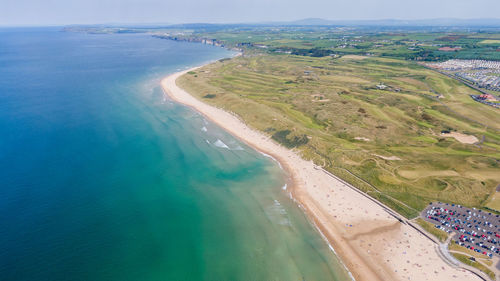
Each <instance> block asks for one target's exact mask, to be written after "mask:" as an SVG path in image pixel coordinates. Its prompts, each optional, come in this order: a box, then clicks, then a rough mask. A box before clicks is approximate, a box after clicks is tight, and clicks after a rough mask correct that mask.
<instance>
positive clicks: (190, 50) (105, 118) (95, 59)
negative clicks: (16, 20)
mask: <svg viewBox="0 0 500 281" xmlns="http://www.w3.org/2000/svg"><path fill="white" fill-rule="evenodd" d="M231 55H232V54H231V53H230V52H228V51H225V50H223V49H219V48H214V47H209V46H205V45H199V44H191V43H180V42H171V41H166V40H160V39H155V38H152V37H149V36H147V35H137V34H122V35H88V34H78V33H64V32H59V30H58V29H57V28H39V29H0V224H1V228H0V279H1V280H345V279H347V278H346V276H347V275H346V272H345V270H344V269H343V267H342V266H341V265H340V263H339V262H338V260H337V258H336V257H335V256H334V255H333V253H332V252H331V251H330V249H329V248H328V246H327V244H326V243H325V242H324V241H323V240H322V238H321V237H320V235H319V234H318V233H317V232H316V231H315V229H314V228H313V227H312V226H311V225H310V224H309V223H308V221H307V220H306V218H305V217H304V215H303V214H302V212H301V211H300V210H299V209H298V208H297V207H296V206H295V205H294V203H293V202H292V201H291V200H290V199H289V198H288V197H287V194H286V193H285V192H284V191H282V189H281V188H282V186H283V185H284V184H285V180H286V176H285V175H284V174H283V172H282V171H281V169H280V168H279V166H278V165H277V164H276V163H275V162H273V161H272V160H271V159H269V158H267V157H265V156H263V155H261V154H259V153H258V152H255V151H253V150H252V149H250V148H249V147H247V146H245V145H244V144H242V143H240V142H239V141H237V140H236V139H234V138H233V137H231V136H230V135H228V134H227V133H225V132H224V131H222V130H221V129H219V128H218V127H217V126H215V125H214V124H212V123H210V122H208V121H207V120H205V119H204V118H203V117H202V116H201V115H200V114H198V113H196V112H194V111H192V110H190V109H187V108H185V107H182V106H180V105H177V104H174V103H173V102H171V101H169V100H165V99H164V97H163V93H162V90H161V88H160V87H159V80H160V78H161V77H163V76H165V75H166V74H168V73H171V72H175V71H177V70H179V69H184V68H186V67H189V66H194V65H198V64H201V63H204V62H207V61H211V60H214V59H219V58H222V57H227V56H231Z"/></svg>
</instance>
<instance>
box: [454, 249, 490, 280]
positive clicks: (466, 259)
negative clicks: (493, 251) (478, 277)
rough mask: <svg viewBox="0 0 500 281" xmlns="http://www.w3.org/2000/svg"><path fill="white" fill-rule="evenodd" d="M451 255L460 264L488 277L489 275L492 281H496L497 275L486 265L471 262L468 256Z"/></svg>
mask: <svg viewBox="0 0 500 281" xmlns="http://www.w3.org/2000/svg"><path fill="white" fill-rule="evenodd" d="M451 254H452V255H453V256H454V257H455V258H456V259H457V260H459V261H460V262H462V263H464V264H466V265H469V266H472V267H474V268H477V269H479V270H481V271H482V272H484V273H486V275H488V277H490V278H491V280H495V273H493V271H491V270H489V269H488V268H487V267H486V266H485V265H483V264H481V263H479V262H477V261H471V260H470V259H469V256H467V255H463V254H458V253H451Z"/></svg>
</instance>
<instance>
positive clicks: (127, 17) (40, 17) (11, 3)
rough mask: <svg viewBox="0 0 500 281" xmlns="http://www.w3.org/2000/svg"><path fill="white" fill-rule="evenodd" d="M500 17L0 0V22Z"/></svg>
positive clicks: (469, 2) (377, 2)
mask: <svg viewBox="0 0 500 281" xmlns="http://www.w3.org/2000/svg"><path fill="white" fill-rule="evenodd" d="M303 18H324V19H330V20H364V19H370V20H372V19H406V20H411V19H434V18H463V19H471V18H473V19H476V18H500V0H417V1H416V0H177V1H173V0H0V25H7V26H9V25H10V26H16V25H64V24H96V23H104V24H109V23H193V22H198V23H199V22H204V23H243V22H245V23H248V22H262V21H266V22H267V21H288V20H298V19H303Z"/></svg>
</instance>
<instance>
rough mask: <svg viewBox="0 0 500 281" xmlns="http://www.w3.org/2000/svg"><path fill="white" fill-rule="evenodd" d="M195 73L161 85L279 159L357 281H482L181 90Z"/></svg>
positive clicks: (355, 194)
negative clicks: (179, 82) (182, 82)
mask: <svg viewBox="0 0 500 281" xmlns="http://www.w3.org/2000/svg"><path fill="white" fill-rule="evenodd" d="M192 70H194V69H190V70H186V71H182V72H178V73H175V74H172V75H170V76H168V77H166V78H165V79H163V80H162V82H161V83H162V86H163V89H164V90H165V92H166V93H167V94H168V96H170V98H172V99H173V100H175V101H177V102H179V103H181V104H184V105H187V106H189V107H192V108H194V109H195V110H197V111H199V112H201V113H202V114H204V115H205V116H206V117H207V118H209V119H210V120H212V121H213V122H215V123H217V124H218V125H219V126H221V127H223V128H224V129H226V130H227V131H228V132H229V133H231V134H232V135H234V136H235V137H237V138H239V139H240V140H242V141H243V142H245V143H247V144H248V145H250V146H252V147H254V148H256V149H257V150H259V151H262V152H264V153H266V154H270V155H272V156H273V157H274V158H276V159H277V160H278V161H279V162H280V163H281V165H282V166H283V167H284V168H285V169H286V171H287V172H288V173H289V175H290V177H291V182H290V183H289V185H288V186H289V187H288V188H287V191H290V192H292V194H293V196H294V198H296V199H297V201H298V203H299V204H300V205H301V206H302V207H303V209H304V210H305V211H306V212H307V214H308V216H309V218H310V219H311V220H312V221H313V222H314V223H315V224H316V225H317V226H318V228H319V229H320V230H321V232H322V233H323V234H324V235H325V236H326V238H327V239H328V241H329V243H330V244H331V245H332V246H333V248H334V249H335V251H336V253H337V254H338V255H339V257H340V258H341V259H342V261H343V262H344V264H345V265H346V266H347V268H348V269H349V271H350V272H351V273H352V275H353V276H354V278H355V279H356V280H480V279H479V278H478V277H477V276H475V275H473V274H472V273H470V272H468V271H465V270H463V269H460V268H455V267H453V266H451V265H449V264H448V263H446V262H445V261H444V260H442V259H441V258H440V256H439V255H438V253H437V246H436V245H435V244H434V243H433V242H432V241H431V240H430V239H428V238H426V237H425V236H424V235H422V234H421V233H420V232H418V231H417V230H415V229H414V228H412V227H410V226H409V225H407V224H404V223H400V222H399V221H398V220H397V219H396V218H395V217H394V216H392V215H391V214H389V213H388V212H387V211H386V209H384V207H383V206H381V205H379V204H378V203H377V202H375V201H373V200H372V199H370V198H367V197H366V196H365V195H363V194H361V193H360V192H359V191H357V190H355V189H353V188H352V187H350V186H349V185H347V184H346V183H344V182H342V181H341V180H340V179H338V178H336V177H334V176H332V175H329V174H328V173H327V172H325V171H324V170H323V169H321V168H319V167H317V166H316V165H314V163H312V162H310V161H306V160H304V159H302V158H301V157H300V156H299V155H297V154H296V153H295V152H293V151H291V150H289V149H286V148H284V147H282V146H280V145H279V144H277V143H275V142H274V141H272V140H271V139H270V137H268V136H266V135H264V134H263V133H261V132H258V131H256V130H253V129H251V128H249V127H248V126H247V125H246V124H245V123H244V122H243V121H241V119H240V118H238V117H236V116H234V115H232V114H230V113H228V112H226V111H223V110H221V109H218V108H215V107H213V106H210V105H207V104H205V103H203V102H201V101H200V100H198V99H196V98H194V97H193V96H191V95H190V94H189V93H187V92H186V91H184V90H183V89H181V88H179V87H178V86H177V85H176V82H175V81H176V79H177V78H178V77H179V76H181V75H183V74H184V73H186V72H188V71H192Z"/></svg>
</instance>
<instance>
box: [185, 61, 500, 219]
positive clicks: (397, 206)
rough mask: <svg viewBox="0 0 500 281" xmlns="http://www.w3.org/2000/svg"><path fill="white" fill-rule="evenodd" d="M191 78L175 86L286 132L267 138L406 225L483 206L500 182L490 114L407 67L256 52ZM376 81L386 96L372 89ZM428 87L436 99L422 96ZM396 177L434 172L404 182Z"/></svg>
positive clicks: (458, 88) (454, 86)
mask: <svg viewBox="0 0 500 281" xmlns="http://www.w3.org/2000/svg"><path fill="white" fill-rule="evenodd" d="M196 74H197V77H195V76H194V75H185V76H183V77H181V78H179V80H178V83H179V85H180V86H181V87H183V88H185V89H186V90H188V91H189V92H191V93H193V94H194V95H195V96H198V97H200V98H202V97H203V96H204V95H206V94H207V93H210V94H212V95H215V96H214V97H213V98H210V99H203V100H204V101H205V102H207V103H210V104H213V105H216V106H218V107H222V108H225V109H227V110H230V111H231V112H235V113H236V114H238V115H239V116H240V117H241V118H242V119H243V120H245V122H246V123H247V124H248V125H250V126H251V127H253V128H255V129H258V130H260V131H263V132H264V133H266V134H268V135H269V136H272V135H273V134H275V133H276V132H280V131H281V132H285V131H286V132H288V131H289V133H288V134H287V135H286V136H285V137H284V138H282V137H281V135H279V134H278V135H276V137H277V138H276V140H277V141H280V142H282V143H283V144H284V145H287V146H290V147H294V148H295V149H296V150H298V151H299V152H300V153H301V154H302V155H303V156H304V157H305V158H306V159H310V160H313V161H314V162H315V163H316V164H318V165H321V166H324V168H325V169H327V170H329V171H331V172H332V173H334V174H336V175H338V176H340V177H342V178H343V179H345V180H346V181H349V182H351V183H352V184H353V185H355V186H357V187H358V188H360V189H361V190H363V191H365V192H368V194H370V195H371V196H373V197H375V198H377V199H378V200H380V201H382V202H383V203H385V204H387V205H388V206H390V207H391V208H393V209H394V210H396V211H398V212H399V213H401V214H402V215H404V216H406V217H410V218H411V217H415V216H417V215H418V211H419V210H422V209H423V208H425V206H426V204H427V203H428V202H429V201H437V200H440V201H446V202H454V203H458V204H461V205H464V206H471V207H484V206H485V205H486V204H487V202H489V201H488V198H489V197H490V196H491V194H493V190H494V189H495V187H496V185H497V184H498V182H500V173H494V172H492V171H494V170H495V169H498V167H499V161H500V134H499V133H498V131H499V130H500V114H499V111H498V110H497V109H494V108H492V107H490V106H486V105H483V104H480V103H477V102H474V101H472V99H470V97H469V94H473V93H475V92H474V90H472V89H470V88H469V87H467V86H465V85H463V84H460V83H459V82H457V81H455V80H452V79H450V78H448V77H446V76H444V75H441V74H439V73H437V72H434V71H431V70H428V69H425V68H423V67H421V66H419V65H417V64H415V63H412V62H408V61H403V60H397V59H391V58H364V59H335V58H329V57H324V58H313V57H304V56H293V55H263V54H259V55H253V56H248V57H239V58H235V59H232V60H229V61H224V62H217V63H214V64H211V65H208V66H205V67H203V68H201V69H200V70H198V71H197V73H196ZM381 82H382V83H384V84H385V85H387V86H388V89H386V90H378V89H376V87H375V86H376V85H378V84H379V83H381ZM430 89H433V90H434V91H436V92H438V93H440V94H442V95H443V96H444V98H443V99H440V100H439V101H438V100H436V99H434V98H429V96H430V95H433V93H432V92H431V91H430ZM476 120H477V121H476ZM478 122H481V123H483V124H486V125H488V127H489V128H485V127H484V126H482V125H480V124H478ZM442 130H454V131H457V132H461V133H465V134H472V135H474V136H476V137H477V138H478V139H481V138H482V136H485V140H484V145H482V146H481V147H477V146H474V145H468V144H462V143H460V142H458V141H456V140H455V139H453V138H443V137H441V136H440V132H441V131H442ZM359 137H363V138H368V139H369V141H360V140H356V139H355V138H359ZM306 139H307V141H305V140H306ZM375 154H376V155H383V156H386V157H395V159H397V160H385V159H383V158H380V157H378V156H375ZM344 169H347V170H349V171H350V172H351V173H352V174H354V175H356V176H352V174H350V173H346V172H345V170H344ZM399 170H415V171H422V172H423V173H424V174H425V171H433V173H428V175H425V176H419V177H416V178H405V177H402V176H401V175H399V174H398V171H399ZM441 171H442V172H441ZM449 171H452V172H449ZM358 178H361V179H363V180H364V181H366V182H368V183H369V184H366V183H360V181H359V179H358Z"/></svg>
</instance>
